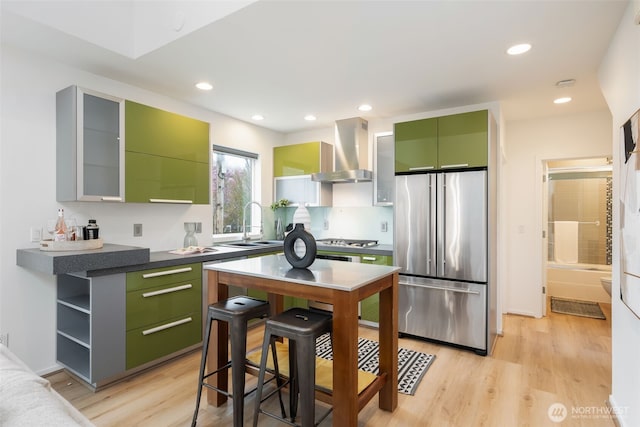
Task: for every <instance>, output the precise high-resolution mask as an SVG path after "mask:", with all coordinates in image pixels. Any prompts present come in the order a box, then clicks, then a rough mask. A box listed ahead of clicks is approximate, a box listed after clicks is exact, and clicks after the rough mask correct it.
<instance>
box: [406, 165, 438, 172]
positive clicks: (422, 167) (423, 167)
mask: <svg viewBox="0 0 640 427" xmlns="http://www.w3.org/2000/svg"><path fill="white" fill-rule="evenodd" d="M431 169H434V166H414V167H412V168H409V170H410V171H426V170H431Z"/></svg>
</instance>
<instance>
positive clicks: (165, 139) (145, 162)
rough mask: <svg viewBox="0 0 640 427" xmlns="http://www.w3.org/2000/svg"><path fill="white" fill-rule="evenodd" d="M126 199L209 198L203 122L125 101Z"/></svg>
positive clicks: (189, 200)
mask: <svg viewBox="0 0 640 427" xmlns="http://www.w3.org/2000/svg"><path fill="white" fill-rule="evenodd" d="M125 141H126V148H125V195H126V201H127V202H138V203H148V202H164V203H194V204H208V203H209V156H210V152H209V149H210V147H209V124H208V123H207V122H203V121H200V120H196V119H192V118H189V117H185V116H181V115H178V114H174V113H170V112H167V111H163V110H160V109H157V108H153V107H149V106H146V105H142V104H138V103H136V102H132V101H126V103H125Z"/></svg>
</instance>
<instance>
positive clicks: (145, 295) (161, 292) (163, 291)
mask: <svg viewBox="0 0 640 427" xmlns="http://www.w3.org/2000/svg"><path fill="white" fill-rule="evenodd" d="M191 288H193V285H192V284H191V283H189V284H187V285H180V286H174V287H173V288H167V289H160V290H159V291H152V292H145V293H143V294H142V298H149V297H155V296H156V295H164V294H170V293H171V292H178V291H184V290H185V289H191Z"/></svg>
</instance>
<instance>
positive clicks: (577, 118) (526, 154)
mask: <svg viewBox="0 0 640 427" xmlns="http://www.w3.org/2000/svg"><path fill="white" fill-rule="evenodd" d="M610 130H611V117H610V115H609V112H608V111H598V112H592V113H583V114H575V115H566V116H561V117H552V118H546V119H535V120H520V121H507V122H506V135H507V136H506V147H505V148H506V149H505V154H506V164H505V166H506V167H505V171H504V172H505V175H504V178H503V180H504V181H503V183H506V185H505V190H506V195H505V198H504V200H505V203H506V206H505V214H506V215H505V216H506V221H505V222H506V223H505V224H503V229H505V228H506V248H505V249H506V251H505V252H504V254H505V257H506V259H504V260H503V261H504V262H503V266H505V267H506V276H507V277H506V279H505V281H506V283H507V286H506V287H505V289H503V292H504V293H503V297H504V298H505V300H504V301H505V302H504V304H503V309H504V311H505V312H509V313H517V314H524V315H528V316H535V317H539V316H541V315H542V309H543V306H542V295H541V292H542V280H543V274H542V272H543V260H542V245H543V241H542V226H543V218H542V169H541V165H542V162H543V161H544V160H550V159H562V158H581V157H598V156H606V155H611V131H610Z"/></svg>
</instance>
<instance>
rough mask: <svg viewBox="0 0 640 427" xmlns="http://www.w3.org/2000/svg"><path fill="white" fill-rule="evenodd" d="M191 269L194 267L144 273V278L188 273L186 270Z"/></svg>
mask: <svg viewBox="0 0 640 427" xmlns="http://www.w3.org/2000/svg"><path fill="white" fill-rule="evenodd" d="M191 270H193V268H191V267H185V268H176V269H175V270H165V271H156V272H155V273H147V274H143V275H142V278H143V279H151V278H153V277H159V276H169V275H170V274H178V273H186V272H189V271H191Z"/></svg>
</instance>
